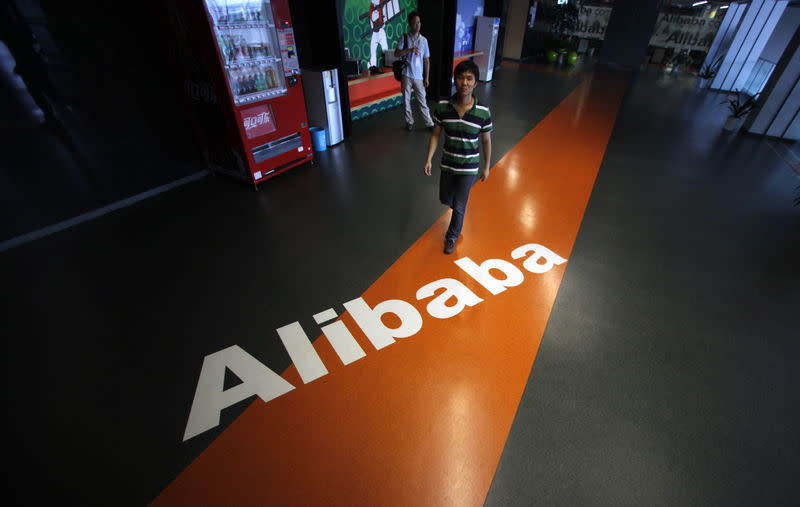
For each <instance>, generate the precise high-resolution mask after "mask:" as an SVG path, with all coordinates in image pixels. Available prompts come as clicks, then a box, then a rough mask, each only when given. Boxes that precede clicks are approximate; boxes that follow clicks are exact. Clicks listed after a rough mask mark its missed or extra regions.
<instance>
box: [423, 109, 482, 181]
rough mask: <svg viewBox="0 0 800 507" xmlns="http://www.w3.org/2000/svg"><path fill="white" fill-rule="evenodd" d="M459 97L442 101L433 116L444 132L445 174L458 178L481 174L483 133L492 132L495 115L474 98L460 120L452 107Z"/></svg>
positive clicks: (443, 159)
mask: <svg viewBox="0 0 800 507" xmlns="http://www.w3.org/2000/svg"><path fill="white" fill-rule="evenodd" d="M455 99H456V95H453V96H452V97H450V100H440V101H439V104H438V106H437V107H436V110H435V111H434V112H433V115H432V116H433V121H434V123H436V125H439V126H441V127H442V129H443V130H444V149H443V151H442V164H441V165H442V171H446V172H451V173H456V174H478V164H479V162H480V156H479V153H480V152H479V148H478V145H479V143H480V134H481V132H491V131H492V114H491V112H489V108H488V107H486V106H484V105H483V104H481V103H480V102H479V101H478V98H477V97H475V103H474V104H473V106H472V109H470V110H469V111H467V112H466V113H464V117H463V118H459V117H458V111H456V108H455V106H453V101H454V100H455Z"/></svg>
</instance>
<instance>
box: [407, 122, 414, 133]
mask: <svg viewBox="0 0 800 507" xmlns="http://www.w3.org/2000/svg"><path fill="white" fill-rule="evenodd" d="M406 130H408V131H409V132H411V131H412V130H414V124H413V123H406Z"/></svg>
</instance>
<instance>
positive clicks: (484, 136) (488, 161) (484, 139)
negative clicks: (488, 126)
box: [480, 132, 492, 181]
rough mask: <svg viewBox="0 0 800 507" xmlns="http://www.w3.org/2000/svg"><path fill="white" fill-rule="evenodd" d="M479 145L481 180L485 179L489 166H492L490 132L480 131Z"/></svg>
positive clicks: (487, 175)
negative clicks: (480, 151) (481, 160)
mask: <svg viewBox="0 0 800 507" xmlns="http://www.w3.org/2000/svg"><path fill="white" fill-rule="evenodd" d="M481 146H483V169H481V172H480V175H481V181H486V179H487V178H488V177H489V168H490V167H491V166H492V133H491V132H483V133H481Z"/></svg>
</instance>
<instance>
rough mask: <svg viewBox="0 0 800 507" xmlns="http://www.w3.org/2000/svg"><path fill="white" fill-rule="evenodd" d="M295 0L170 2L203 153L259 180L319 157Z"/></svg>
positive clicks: (214, 165)
mask: <svg viewBox="0 0 800 507" xmlns="http://www.w3.org/2000/svg"><path fill="white" fill-rule="evenodd" d="M288 2H289V0H251V1H248V0H227V1H226V0H172V1H171V2H167V4H168V6H167V9H168V19H169V24H170V29H171V32H172V34H173V35H174V36H176V39H175V40H176V47H175V53H176V57H177V60H178V61H180V62H181V63H180V65H179V67H180V69H179V70H182V72H180V76H179V79H181V80H182V81H183V83H182V84H183V88H184V91H185V94H186V97H187V99H188V102H189V106H190V110H191V111H192V123H193V126H194V130H195V133H196V135H197V137H198V140H199V142H200V145H201V146H200V147H201V150H202V153H203V156H204V158H205V159H206V162H207V164H208V166H209V168H210V169H211V170H212V171H215V172H220V173H225V174H230V175H232V176H235V177H237V178H239V179H242V180H243V181H248V182H250V183H253V184H255V185H257V184H258V183H260V182H262V181H264V180H266V179H268V178H271V177H273V176H276V175H278V174H280V173H281V172H283V171H286V170H287V169H290V168H292V167H295V166H297V165H299V164H302V163H304V162H308V161H311V160H312V159H313V152H312V149H311V136H310V133H309V126H308V119H307V117H306V107H305V99H304V97H303V86H302V82H301V77H300V65H299V63H298V60H297V52H296V49H295V42H294V32H293V31H292V19H291V15H290V12H289V3H288Z"/></svg>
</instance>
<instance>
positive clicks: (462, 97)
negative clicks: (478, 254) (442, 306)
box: [423, 60, 493, 254]
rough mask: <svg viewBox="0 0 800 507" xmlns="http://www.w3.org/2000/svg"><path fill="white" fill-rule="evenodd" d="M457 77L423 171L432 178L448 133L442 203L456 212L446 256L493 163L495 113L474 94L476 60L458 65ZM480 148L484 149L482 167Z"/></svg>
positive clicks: (442, 105) (446, 241) (438, 119)
mask: <svg viewBox="0 0 800 507" xmlns="http://www.w3.org/2000/svg"><path fill="white" fill-rule="evenodd" d="M453 76H454V77H455V82H456V93H455V94H454V95H453V96H452V97H450V99H449V100H440V101H439V105H438V107H437V108H436V111H435V112H434V114H433V117H434V119H435V121H436V127H435V128H434V129H433V133H431V140H430V142H429V143H428V158H427V159H426V161H425V168H424V169H423V170H424V171H425V175H426V176H430V175H431V167H432V165H433V162H432V160H433V155H434V153H436V147H437V146H438V145H439V134H441V132H442V131H444V148H443V151H442V163H441V175H440V177H439V201H440V202H441V203H442V204H444V205H447V206H449V207H450V208H451V209H452V210H453V212H452V213H451V215H450V227H449V228H448V229H447V234H445V239H444V253H446V254H451V253H453V250H455V248H456V241H457V240H458V237H459V236H460V235H461V227H462V225H463V224H464V214H465V213H466V212H467V200H468V199H469V192H470V190H471V189H472V184H473V183H474V182H475V178H476V177H480V179H481V181H486V179H487V178H488V177H489V167H490V166H491V163H492V134H491V132H492V128H493V124H492V113H491V112H490V111H489V108H488V107H487V106H486V105H484V104H481V103H480V101H478V99H477V98H476V97H475V96H474V95H473V94H472V92H473V90H475V85H476V84H477V83H478V78H479V77H480V71H479V70H478V66H477V65H475V62H473V61H472V60H464V61H463V62H461V63H459V64H458V65H456V68H455V70H454V71H453ZM480 148H483V165H482V167H481V164H480Z"/></svg>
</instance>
